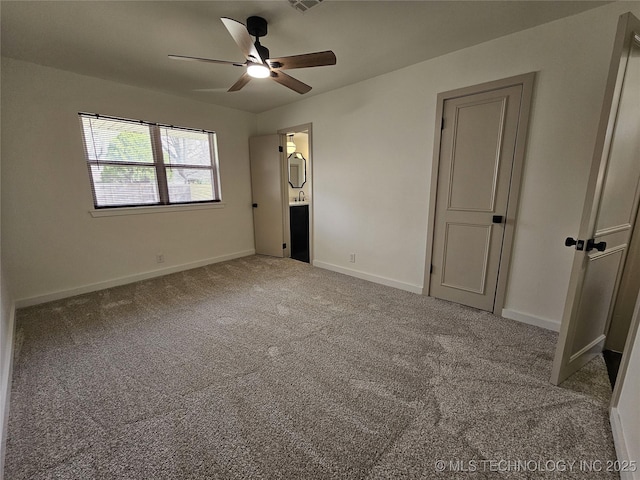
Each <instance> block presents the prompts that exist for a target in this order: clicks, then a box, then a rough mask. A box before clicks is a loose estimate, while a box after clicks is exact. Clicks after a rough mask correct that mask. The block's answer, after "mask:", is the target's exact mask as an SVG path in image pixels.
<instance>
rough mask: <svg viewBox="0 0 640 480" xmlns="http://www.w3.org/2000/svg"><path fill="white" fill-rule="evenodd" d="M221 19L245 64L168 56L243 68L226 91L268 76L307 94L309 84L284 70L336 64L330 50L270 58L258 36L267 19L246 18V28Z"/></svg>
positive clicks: (235, 89)
mask: <svg viewBox="0 0 640 480" xmlns="http://www.w3.org/2000/svg"><path fill="white" fill-rule="evenodd" d="M220 20H222V23H224V26H225V27H227V30H228V31H229V33H230V34H231V36H232V37H233V39H234V40H235V42H236V43H237V44H238V46H239V47H240V50H241V51H242V53H243V54H244V56H245V58H246V61H245V62H244V63H239V62H230V61H227V60H214V59H212V58H199V57H188V56H184V55H169V58H173V59H175V60H191V61H196V62H208V63H219V64H223V65H233V66H236V67H246V70H245V72H244V73H243V74H242V75H241V76H240V78H239V79H238V81H237V82H236V83H234V84H233V85H232V86H231V88H229V90H228V91H229V92H237V91H238V90H240V89H241V88H242V87H244V86H245V85H246V84H247V83H249V81H250V80H251V78H267V77H269V78H271V79H272V80H275V81H276V82H278V83H279V84H281V85H284V86H285V87H288V88H290V89H291V90H293V91H295V92H298V93H300V94H303V93H307V92H308V91H309V90H311V87H310V86H309V85H307V84H306V83H303V82H301V81H300V80H298V79H295V78H293V77H292V76H290V75H287V74H286V73H284V72H283V70H291V69H294V68H307V67H322V66H325V65H335V64H336V56H335V54H334V53H333V52H332V51H331V50H326V51H324V52H315V53H306V54H302V55H292V56H290V57H278V58H270V57H269V49H268V48H266V47H264V46H262V45H260V37H264V36H265V35H266V34H267V21H266V20H265V19H264V18H262V17H256V16H253V17H249V18H247V26H246V27H245V26H244V24H242V23H240V22H238V21H237V20H233V19H232V18H226V17H223V18H221V19H220ZM252 36H253V37H255V38H256V40H255V42H254V41H253V40H252V39H251V37H252Z"/></svg>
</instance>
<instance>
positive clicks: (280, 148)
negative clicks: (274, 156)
mask: <svg viewBox="0 0 640 480" xmlns="http://www.w3.org/2000/svg"><path fill="white" fill-rule="evenodd" d="M278 151H279V152H280V153H282V152H284V148H282V145H280V146H279V147H278Z"/></svg>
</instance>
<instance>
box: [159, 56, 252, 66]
mask: <svg viewBox="0 0 640 480" xmlns="http://www.w3.org/2000/svg"><path fill="white" fill-rule="evenodd" d="M169 58H171V59H173V60H188V61H194V62H206V63H220V64H222V65H235V66H236V67H244V66H245V65H246V64H245V63H238V62H229V61H227V60H214V59H213V58H200V57H187V56H185V55H169Z"/></svg>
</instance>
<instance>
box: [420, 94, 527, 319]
mask: <svg viewBox="0 0 640 480" xmlns="http://www.w3.org/2000/svg"><path fill="white" fill-rule="evenodd" d="M522 88H523V87H522V85H515V86H510V87H505V88H501V89H496V90H492V91H485V92H482V93H476V94H471V95H466V96H462V97H458V98H452V99H449V100H446V101H445V102H444V106H443V121H444V123H443V129H442V134H441V145H440V160H439V170H438V187H437V196H436V210H435V224H434V235H433V255H432V270H431V279H430V291H429V294H430V295H431V296H434V297H438V298H442V299H445V300H450V301H453V302H456V303H461V304H464V305H469V306H472V307H475V308H479V309H482V310H488V311H493V308H494V301H495V295H496V287H497V282H498V273H499V269H500V258H501V252H502V243H503V238H504V223H503V222H504V219H505V218H506V214H507V205H508V202H509V189H510V182H511V173H512V169H513V160H514V154H515V146H516V137H517V134H518V120H519V115H520V104H521V97H522Z"/></svg>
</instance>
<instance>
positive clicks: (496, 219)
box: [493, 215, 502, 223]
mask: <svg viewBox="0 0 640 480" xmlns="http://www.w3.org/2000/svg"><path fill="white" fill-rule="evenodd" d="M493 223H502V215H494V216H493Z"/></svg>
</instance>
